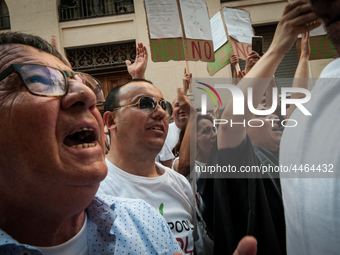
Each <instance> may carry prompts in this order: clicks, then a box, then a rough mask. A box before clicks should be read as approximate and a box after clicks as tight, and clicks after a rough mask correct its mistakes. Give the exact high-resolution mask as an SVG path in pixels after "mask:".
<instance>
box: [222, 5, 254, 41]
mask: <svg viewBox="0 0 340 255" xmlns="http://www.w3.org/2000/svg"><path fill="white" fill-rule="evenodd" d="M222 10H223V15H224V20H225V24H226V26H227V30H228V34H229V36H230V37H232V38H234V39H235V40H236V41H238V42H241V43H249V44H251V38H252V37H253V36H254V33H253V29H252V26H251V20H250V15H249V12H247V11H245V10H241V9H235V8H227V7H224V8H223V9H222Z"/></svg>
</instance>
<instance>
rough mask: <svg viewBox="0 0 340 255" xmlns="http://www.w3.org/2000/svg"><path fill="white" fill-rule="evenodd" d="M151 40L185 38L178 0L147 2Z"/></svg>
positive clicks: (152, 0) (147, 0)
mask: <svg viewBox="0 0 340 255" xmlns="http://www.w3.org/2000/svg"><path fill="white" fill-rule="evenodd" d="M145 9H146V13H147V19H148V24H149V33H150V38H151V39H160V38H178V37H183V34H182V28H181V22H180V19H179V13H178V6H177V2H176V0H145Z"/></svg>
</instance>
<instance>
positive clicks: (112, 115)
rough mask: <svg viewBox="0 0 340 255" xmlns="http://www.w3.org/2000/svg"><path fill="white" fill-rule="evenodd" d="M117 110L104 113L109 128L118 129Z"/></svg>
mask: <svg viewBox="0 0 340 255" xmlns="http://www.w3.org/2000/svg"><path fill="white" fill-rule="evenodd" d="M116 115H117V114H116V112H110V111H107V112H105V113H104V116H103V118H104V122H105V125H106V126H107V129H109V130H114V129H116V127H117V125H116Z"/></svg>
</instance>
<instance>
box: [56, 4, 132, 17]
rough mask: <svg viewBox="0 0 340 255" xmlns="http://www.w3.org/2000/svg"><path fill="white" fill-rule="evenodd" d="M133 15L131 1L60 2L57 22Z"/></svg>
mask: <svg viewBox="0 0 340 255" xmlns="http://www.w3.org/2000/svg"><path fill="white" fill-rule="evenodd" d="M125 13H134V5H133V0H61V2H60V5H59V21H68V20H76V19H87V18H93V17H103V16H110V15H118V14H125Z"/></svg>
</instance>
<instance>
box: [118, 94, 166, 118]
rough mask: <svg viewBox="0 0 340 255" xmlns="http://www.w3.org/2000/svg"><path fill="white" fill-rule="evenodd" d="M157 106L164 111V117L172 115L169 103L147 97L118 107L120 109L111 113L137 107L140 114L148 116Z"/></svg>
mask: <svg viewBox="0 0 340 255" xmlns="http://www.w3.org/2000/svg"><path fill="white" fill-rule="evenodd" d="M157 104H159V106H160V107H161V108H162V109H163V110H164V111H165V114H166V117H168V118H170V117H171V115H172V106H171V103H169V102H168V101H165V100H164V99H156V98H153V97H147V96H144V97H141V98H139V100H138V102H137V103H135V104H130V105H126V106H120V107H117V108H114V109H113V110H112V111H118V110H119V109H123V108H126V107H131V106H138V108H139V109H140V110H141V112H142V113H144V114H146V115H148V114H151V113H152V112H154V111H155V110H156V108H157Z"/></svg>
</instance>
